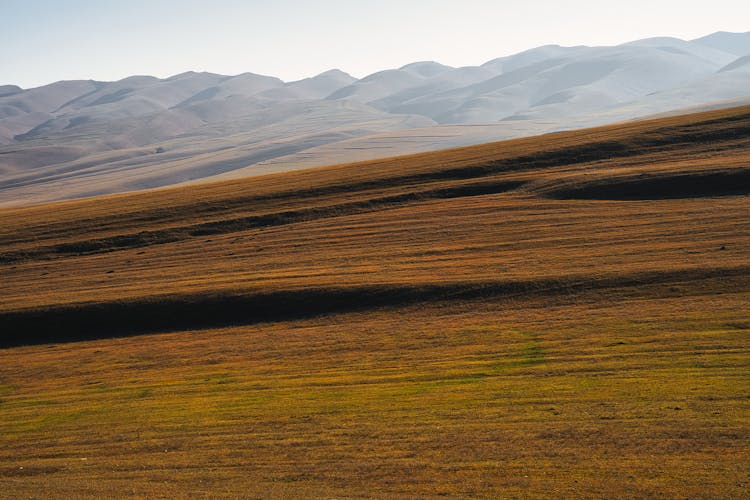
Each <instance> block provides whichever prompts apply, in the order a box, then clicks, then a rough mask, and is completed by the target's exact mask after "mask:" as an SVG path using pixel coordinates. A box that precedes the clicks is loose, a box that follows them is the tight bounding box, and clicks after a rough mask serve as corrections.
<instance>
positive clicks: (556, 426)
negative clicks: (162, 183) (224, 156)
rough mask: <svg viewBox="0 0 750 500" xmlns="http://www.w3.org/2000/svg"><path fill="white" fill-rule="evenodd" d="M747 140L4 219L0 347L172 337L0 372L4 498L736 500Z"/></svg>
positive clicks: (659, 126) (390, 165) (725, 117)
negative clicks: (643, 499)
mask: <svg viewBox="0 0 750 500" xmlns="http://www.w3.org/2000/svg"><path fill="white" fill-rule="evenodd" d="M748 138H750V109H748V108H737V109H734V110H724V111H714V112H709V113H703V114H700V115H693V116H688V117H672V118H666V119H659V120H654V121H650V122H643V123H637V124H626V125H618V126H613V127H605V128H600V129H593V130H589V131H583V132H571V133H564V134H554V135H552V136H545V137H541V138H533V139H522V140H515V141H509V142H505V143H497V144H490V145H485V146H479V147H472V148H462V149H458V150H451V151H446V152H440V153H430V154H423V155H414V156H410V157H404V158H398V159H389V160H382V161H376V162H366V163H362V164H352V165H346V166H341V167H330V168H325V169H315V170H310V171H302V172H294V173H289V174H280V175H274V176H268V177H263V178H254V179H249V180H244V181H231V182H226V183H220V184H209V185H202V186H193V187H190V188H181V189H172V190H162V191H154V192H145V193H137V194H132V195H121V196H113V197H107V198H98V199H93V200H85V201H77V202H66V203H59V204H54V205H47V206H40V207H27V208H23V209H12V210H3V211H0V254H2V255H0V262H2V263H0V273H1V276H2V281H1V282H0V311H1V312H0V324H1V325H4V327H3V328H2V333H1V335H2V337H3V342H4V343H5V344H6V345H10V344H18V343H24V342H26V343H34V342H39V341H40V340H44V339H46V340H57V341H62V340H66V339H69V338H70V336H71V335H73V336H75V335H76V334H80V333H81V332H82V331H84V333H85V335H83V336H84V337H89V338H94V337H97V336H107V335H108V334H122V333H126V334H129V335H130V334H138V333H145V332H158V331H172V332H173V333H161V334H158V335H141V336H137V337H127V338H115V339H109V340H88V341H85V342H77V343H64V344H49V345H36V346H27V347H15V348H7V349H4V350H1V351H0V485H1V486H2V488H0V496H8V497H29V496H31V497H34V496H36V497H59V496H67V497H79V496H98V497H112V496H123V495H126V494H134V495H135V496H144V497H145V496H148V497H188V496H190V497H193V496H228V497H233V496H249V497H269V496H273V497H300V496H303V497H337V498H341V497H433V496H455V497H468V496H480V497H488V496H490V497H549V496H556V497H580V496H584V497H585V496H588V497H631V498H632V497H643V496H653V497H673V498H677V497H681V498H685V497H690V498H696V497H697V498H742V497H744V496H745V495H746V493H747V487H748V485H749V484H750V473H749V469H750V467H749V465H748V464H750V445H748V444H747V443H748V442H749V438H750V430H749V428H750V427H749V426H750V370H749V369H750V349H749V348H748V332H750V314H749V313H748V307H747V304H748V303H749V302H750V300H749V299H750V251H749V250H748V248H750V245H749V244H750V226H748V223H747V221H748V220H750V203H748V197H747V196H746V194H747V192H748V191H750V186H748V185H747V177H746V175H747V172H748V167H749V166H750V141H748ZM685 176H687V178H686V177H685ZM696 185H697V186H698V187H699V188H695V186H696ZM633 186H636V188H637V189H633ZM643 192H647V193H648V196H638V195H637V194H638V193H643ZM623 193H625V195H623ZM633 193H636V195H634V194H633ZM623 197H624V198H628V199H629V201H618V200H617V199H590V198H623ZM639 197H641V198H644V199H633V198H639ZM560 198H565V199H560ZM582 198H588V199H582ZM221 304H225V305H224V306H221ZM226 304H229V306H226ZM102 311H103V312H102ZM160 311H161V312H162V313H164V314H161V315H160V314H159V312H160ZM237 311H240V312H237ZM324 313H325V314H324ZM154 318H156V319H154ZM165 318H166V319H165ZM180 318H182V319H183V320H182V321H181V320H180ZM185 318H187V319H185ZM290 318H297V319H294V320H290ZM194 320H195V321H197V322H198V323H199V324H195V325H193V327H192V328H191V327H190V324H191V322H192V321H194ZM260 320H264V321H260ZM186 322H187V323H186ZM229 323H232V324H235V325H236V326H230V324H229ZM31 325H33V326H34V329H33V330H29V329H28V328H30V326H31ZM123 325H124V327H123ZM196 326H201V327H202V328H203V329H200V330H197V329H195V327H196Z"/></svg>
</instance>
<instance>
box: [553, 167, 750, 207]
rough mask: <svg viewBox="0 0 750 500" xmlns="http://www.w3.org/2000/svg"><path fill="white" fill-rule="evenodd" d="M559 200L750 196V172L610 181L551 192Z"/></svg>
mask: <svg viewBox="0 0 750 500" xmlns="http://www.w3.org/2000/svg"><path fill="white" fill-rule="evenodd" d="M545 194H546V195H547V196H549V197H551V198H556V199H565V200H572V199H579V200H664V199H679V198H708V197H716V196H742V195H748V194H750V169H748V170H739V171H730V172H713V173H698V174H680V175H674V176H661V177H656V176H655V177H650V178H648V177H647V178H634V179H624V180H617V179H607V180H604V181H601V182H592V183H590V184H584V185H582V186H575V187H567V188H565V187H564V188H558V189H552V190H550V191H548V192H547V193H545Z"/></svg>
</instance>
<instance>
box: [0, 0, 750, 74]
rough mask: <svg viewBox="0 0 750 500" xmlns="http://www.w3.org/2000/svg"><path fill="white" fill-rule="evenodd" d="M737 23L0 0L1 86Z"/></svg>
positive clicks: (682, 7)
mask: <svg viewBox="0 0 750 500" xmlns="http://www.w3.org/2000/svg"><path fill="white" fill-rule="evenodd" d="M716 31H734V32H746V31H750V2H749V1H747V0H740V1H737V0H712V1H710V2H686V1H685V0H628V1H606V0H593V1H592V0H566V1H560V0H520V1H515V0H511V1H502V0H462V1H457V0H371V1H365V0H304V1H300V0H296V1H295V0H210V1H208V0H129V1H127V0H0V85H2V84H15V85H19V86H21V87H23V88H30V87H36V86H40V85H43V84H47V83H51V82H54V81H58V80H73V79H95V80H102V81H112V80H118V79H121V78H124V77H127V76H130V75H146V74H147V75H153V76H157V77H161V78H164V77H167V76H171V75H174V74H178V73H182V72H185V71H210V72H213V73H221V74H227V75H235V74H239V73H244V72H248V71H249V72H253V73H260V74H266V75H273V76H277V77H279V78H281V79H282V80H285V81H292V80H298V79H301V78H305V77H308V76H314V75H316V74H319V73H321V72H323V71H326V70H329V69H332V68H339V69H341V70H343V71H346V72H347V73H350V74H351V75H353V76H355V77H358V78H359V77H363V76H366V75H368V74H371V73H373V72H376V71H379V70H382V69H387V68H395V67H400V66H402V65H404V64H407V63H410V62H415V61H426V60H434V61H438V62H441V63H443V64H448V65H451V66H470V65H478V64H482V63H484V62H486V61H489V60H491V59H494V58H496V57H501V56H505V55H510V54H514V53H517V52H520V51H523V50H526V49H529V48H533V47H537V46H540V45H546V44H559V45H565V46H570V45H616V44H619V43H623V42H627V41H632V40H636V39H641V38H648V37H652V36H674V37H678V38H683V39H694V38H698V37H700V36H704V35H707V34H709V33H713V32H716Z"/></svg>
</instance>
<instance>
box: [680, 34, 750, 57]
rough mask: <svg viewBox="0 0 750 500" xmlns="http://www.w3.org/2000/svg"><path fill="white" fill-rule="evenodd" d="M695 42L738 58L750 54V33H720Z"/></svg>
mask: <svg viewBox="0 0 750 500" xmlns="http://www.w3.org/2000/svg"><path fill="white" fill-rule="evenodd" d="M694 42H695V43H697V44H700V45H705V46H706V47H712V48H714V49H718V50H721V51H723V52H728V53H730V54H734V55H737V56H744V55H748V54H750V32H748V33H727V32H726V31H719V32H718V33H714V34H712V35H708V36H704V37H703V38H698V39H697V40H694Z"/></svg>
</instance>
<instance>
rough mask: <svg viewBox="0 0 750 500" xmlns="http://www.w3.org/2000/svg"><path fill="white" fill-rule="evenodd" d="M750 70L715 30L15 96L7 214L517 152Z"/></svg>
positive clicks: (739, 45)
mask: <svg viewBox="0 0 750 500" xmlns="http://www.w3.org/2000/svg"><path fill="white" fill-rule="evenodd" d="M745 50H747V51H746V53H744V54H743V53H742V52H745ZM748 56H750V33H724V32H718V33H714V34H712V35H708V36H706V37H703V38H699V39H696V40H692V41H686V40H680V39H677V38H671V37H654V38H647V39H642V40H636V41H633V42H628V43H625V44H621V45H617V46H611V47H588V46H575V47H563V46H560V45H545V46H541V47H536V48H533V49H529V50H526V51H523V52H520V53H518V54H513V55H509V56H504V57H500V58H495V59H492V60H490V61H487V62H486V63H484V64H482V65H480V66H464V67H451V66H446V65H444V64H441V63H439V62H437V61H418V62H414V63H410V64H406V65H403V66H401V67H400V68H396V69H385V70H382V71H378V72H375V73H373V74H370V75H367V76H365V77H364V78H361V79H357V78H355V77H352V76H351V75H349V74H347V73H345V72H343V71H341V70H339V69H335V70H328V71H325V72H323V73H320V74H318V75H315V76H313V77H310V78H304V79H301V80H297V81H293V82H284V81H282V80H281V79H279V78H276V77H273V76H267V75H260V74H255V73H250V72H247V73H242V74H239V75H220V74H216V73H210V72H195V71H188V72H183V73H180V74H177V75H173V76H170V77H168V78H164V79H160V78H156V77H152V76H148V75H134V76H130V77H127V78H124V79H121V80H118V81H115V82H99V81H94V80H70V81H60V82H55V83H52V84H49V85H45V86H42V87H36V88H33V89H25V90H24V89H20V87H18V86H13V85H4V86H0V204H8V203H10V204H14V203H33V202H37V201H43V200H49V199H65V198H69V197H80V196H84V195H88V194H89V193H91V192H96V193H97V194H102V193H110V192H121V191H122V190H126V189H133V188H135V189H141V188H144V187H149V188H150V187H160V186H163V185H171V184H174V183H180V182H194V181H198V180H200V179H208V178H210V177H212V176H214V175H224V174H229V173H231V172H232V171H238V172H240V171H241V172H243V173H244V174H252V170H253V169H252V168H251V167H253V166H254V165H255V166H258V167H260V166H262V165H263V163H264V162H267V161H272V162H274V164H275V167H274V168H281V169H294V168H300V166H301V165H302V164H304V165H310V164H311V163H312V164H319V165H323V164H325V162H326V161H327V158H328V157H327V156H316V155H319V152H320V151H322V150H323V149H326V148H323V149H321V147H323V146H326V147H327V150H330V148H329V147H328V146H330V145H335V144H338V143H341V147H342V148H344V149H342V151H344V152H345V151H349V152H351V153H352V157H358V156H357V155H358V154H359V153H357V150H356V149H351V148H356V147H359V146H355V145H354V143H352V142H351V141H352V140H355V139H358V138H365V137H368V136H377V135H378V134H383V133H389V134H390V133H392V132H396V131H400V130H404V131H405V132H404V133H402V134H401V135H400V136H399V134H390V136H391V137H392V138H393V139H392V140H391V141H390V143H388V144H385V143H382V142H381V144H380V145H379V146H377V148H376V149H378V148H381V150H382V152H383V154H385V155H393V154H399V153H401V152H413V151H421V150H427V149H429V148H432V149H434V148H441V147H451V146H454V145H468V144H472V143H477V142H476V141H481V140H485V139H486V138H487V132H486V131H487V130H493V131H496V132H497V133H498V134H499V137H502V138H508V137H514V136H518V135H519V134H520V135H533V134H538V133H543V132H549V131H555V130H566V129H570V128H579V127H584V126H595V125H600V124H604V123H607V122H612V121H618V120H629V119H634V118H637V117H639V116H645V115H652V114H658V113H664V112H670V111H673V110H676V109H680V108H685V107H694V106H701V105H709V104H714V103H717V102H722V101H727V102H728V101H732V100H736V99H742V98H745V97H748V96H750V90H748V89H750V86H748V83H750V72H747V71H746V69H747V68H748V65H747V59H746V58H747V57H748ZM436 125H441V126H450V127H453V128H452V129H451V130H452V131H451V134H454V133H455V135H452V137H454V139H455V141H454V142H451V141H453V139H451V140H449V141H448V142H445V143H441V142H440V141H439V140H435V139H434V137H432V136H431V134H427V135H424V134H423V135H422V136H421V137H420V135H418V134H413V133H408V130H407V129H420V130H423V129H425V127H427V128H429V127H433V126H436ZM477 126H481V127H485V129H484V130H482V131H480V130H479V129H477V128H476V127H477ZM371 144H374V143H372V141H371ZM399 144H403V147H401V146H400V145H399ZM347 148H350V149H347ZM305 154H307V155H310V158H312V159H313V160H312V162H311V161H310V160H309V159H306V158H303V157H304V155H305ZM335 156H336V157H337V159H340V157H341V155H339V154H338V153H336V154H335ZM286 157H288V158H289V159H290V162H289V163H287V164H286V165H285V166H284V164H283V161H280V159H283V158H286ZM344 157H345V155H344ZM300 159H302V161H300ZM217 165H221V166H220V167H217ZM30 179H31V180H30ZM84 182H85V183H90V185H89V184H86V185H82V184H81V183H84ZM32 185H35V187H34V189H33V190H31V191H30V190H29V189H31V188H30V186H32ZM21 186H23V189H21ZM92 186H96V188H95V189H92ZM55 197H59V198H55Z"/></svg>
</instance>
